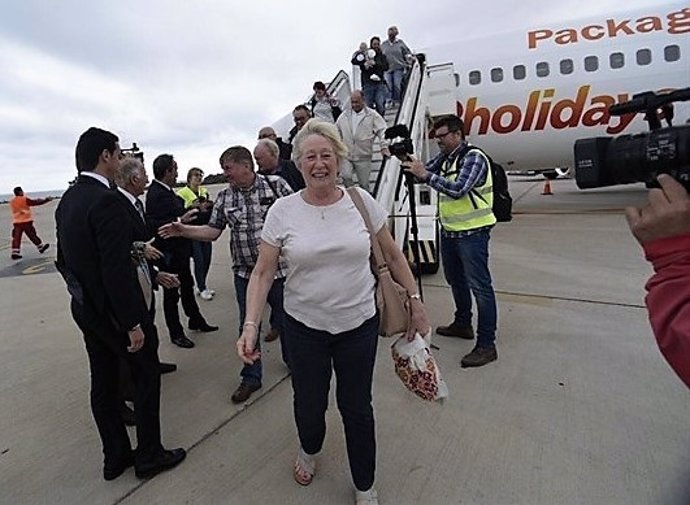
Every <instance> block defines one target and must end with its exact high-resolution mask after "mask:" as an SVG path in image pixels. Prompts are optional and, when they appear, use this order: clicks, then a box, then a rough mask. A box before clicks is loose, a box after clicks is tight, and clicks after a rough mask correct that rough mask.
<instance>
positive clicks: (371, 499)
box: [355, 487, 379, 505]
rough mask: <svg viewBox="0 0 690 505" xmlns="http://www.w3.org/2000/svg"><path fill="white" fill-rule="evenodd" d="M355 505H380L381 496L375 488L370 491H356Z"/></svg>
mask: <svg viewBox="0 0 690 505" xmlns="http://www.w3.org/2000/svg"><path fill="white" fill-rule="evenodd" d="M355 505H379V495H378V493H377V492H376V489H374V488H373V487H372V488H371V489H369V490H368V491H359V490H358V489H355Z"/></svg>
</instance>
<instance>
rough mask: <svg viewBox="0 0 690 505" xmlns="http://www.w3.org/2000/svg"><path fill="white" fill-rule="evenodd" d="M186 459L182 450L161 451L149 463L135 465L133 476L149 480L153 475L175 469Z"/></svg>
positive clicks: (185, 454)
mask: <svg viewBox="0 0 690 505" xmlns="http://www.w3.org/2000/svg"><path fill="white" fill-rule="evenodd" d="M185 457H187V453H186V452H185V450H184V449H173V450H171V451H163V452H162V453H161V454H160V455H159V456H158V457H157V458H155V459H154V460H153V461H151V462H150V463H144V464H137V465H136V467H135V469H134V474H135V475H136V476H137V477H138V478H140V479H150V478H151V477H153V476H154V475H158V474H159V473H161V472H163V471H165V470H169V469H171V468H174V467H176V466H177V465H179V464H180V463H182V460H183V459H184V458H185Z"/></svg>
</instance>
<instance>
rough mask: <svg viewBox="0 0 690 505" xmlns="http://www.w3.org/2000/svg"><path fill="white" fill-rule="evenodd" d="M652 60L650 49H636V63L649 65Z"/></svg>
mask: <svg viewBox="0 0 690 505" xmlns="http://www.w3.org/2000/svg"><path fill="white" fill-rule="evenodd" d="M651 62H652V51H650V50H649V49H640V50H639V51H637V64H638V65H649V64H650V63H651Z"/></svg>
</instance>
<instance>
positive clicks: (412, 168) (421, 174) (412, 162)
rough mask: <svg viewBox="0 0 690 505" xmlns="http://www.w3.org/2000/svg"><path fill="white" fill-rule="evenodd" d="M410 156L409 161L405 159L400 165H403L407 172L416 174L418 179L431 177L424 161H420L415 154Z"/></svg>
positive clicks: (424, 179)
mask: <svg viewBox="0 0 690 505" xmlns="http://www.w3.org/2000/svg"><path fill="white" fill-rule="evenodd" d="M409 157H410V159H409V160H407V161H403V162H402V163H401V164H400V166H401V167H403V170H405V172H407V173H410V174H412V175H414V176H416V177H417V178H418V179H420V180H422V181H426V180H427V179H428V178H429V173H428V172H427V171H426V167H425V166H424V163H422V162H421V161H419V160H418V159H417V158H415V157H414V156H411V155H410V156H409Z"/></svg>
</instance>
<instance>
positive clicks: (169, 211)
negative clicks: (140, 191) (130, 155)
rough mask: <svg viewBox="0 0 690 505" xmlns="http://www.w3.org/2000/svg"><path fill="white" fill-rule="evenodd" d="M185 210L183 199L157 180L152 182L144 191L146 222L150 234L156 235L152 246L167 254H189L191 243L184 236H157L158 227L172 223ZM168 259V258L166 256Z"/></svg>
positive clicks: (190, 252)
mask: <svg viewBox="0 0 690 505" xmlns="http://www.w3.org/2000/svg"><path fill="white" fill-rule="evenodd" d="M185 212H186V209H185V208H184V200H183V199H182V198H180V197H179V196H177V194H175V192H174V191H172V190H168V189H167V188H165V187H164V186H163V185H161V184H159V183H158V182H155V181H154V182H152V183H151V185H150V186H149V190H148V192H147V193H146V224H147V225H148V227H149V231H150V232H151V235H152V236H153V235H155V236H156V240H155V241H154V243H153V246H154V247H156V248H157V249H159V250H161V251H163V252H164V253H168V254H175V255H182V256H187V257H189V256H191V254H192V243H191V241H190V240H188V239H186V238H181V237H178V238H169V239H165V240H164V239H162V238H160V237H159V236H158V234H157V232H158V228H160V227H161V226H163V225H164V224H168V223H172V222H173V221H175V220H176V219H177V218H178V217H181V216H182V215H183V214H184V213H185ZM168 261H169V258H168Z"/></svg>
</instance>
